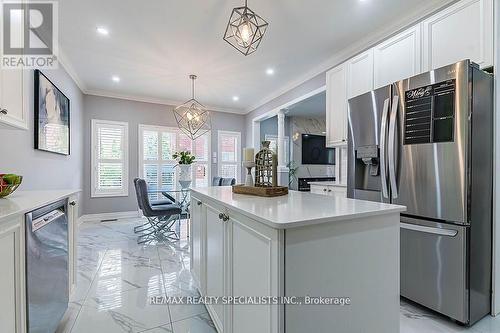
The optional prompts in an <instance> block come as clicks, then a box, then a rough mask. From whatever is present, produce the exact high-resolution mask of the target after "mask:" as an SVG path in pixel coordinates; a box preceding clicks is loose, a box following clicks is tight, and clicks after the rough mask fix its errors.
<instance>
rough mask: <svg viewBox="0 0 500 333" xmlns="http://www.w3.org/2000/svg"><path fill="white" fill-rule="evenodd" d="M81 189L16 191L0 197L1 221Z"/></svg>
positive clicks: (63, 197)
mask: <svg viewBox="0 0 500 333" xmlns="http://www.w3.org/2000/svg"><path fill="white" fill-rule="evenodd" d="M78 192H81V190H47V191H16V192H14V193H12V194H11V195H9V196H8V197H6V198H3V199H0V223H2V222H4V221H6V220H8V219H10V218H13V217H15V216H18V215H23V214H26V213H28V212H31V211H33V210H35V209H38V208H41V207H43V206H46V205H49V204H51V203H54V202H56V201H59V200H62V199H65V198H67V197H69V196H71V195H73V194H76V193H78Z"/></svg>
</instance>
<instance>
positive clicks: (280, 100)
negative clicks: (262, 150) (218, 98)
mask: <svg viewBox="0 0 500 333" xmlns="http://www.w3.org/2000/svg"><path fill="white" fill-rule="evenodd" d="M325 84H326V72H323V73H321V74H319V75H316V76H315V77H313V78H312V79H310V80H308V81H306V82H304V83H302V84H300V85H299V86H297V87H295V88H293V89H291V90H289V91H287V92H286V93H284V94H282V95H280V96H278V97H276V98H275V99H273V100H271V101H270V102H268V103H266V104H264V105H262V106H259V107H258V108H257V109H255V110H253V111H252V112H250V113H248V114H247V115H246V116H245V130H246V133H247V141H246V146H247V147H252V146H253V142H252V120H253V119H254V118H255V117H257V116H260V115H262V114H264V113H266V112H269V111H271V110H274V109H276V108H278V107H280V106H282V105H283V104H285V103H288V102H290V101H292V100H294V99H296V98H298V97H300V96H303V95H305V94H307V93H310V92H311V91H313V90H316V89H319V88H321V87H323V86H324V85H325ZM255 148H257V147H255Z"/></svg>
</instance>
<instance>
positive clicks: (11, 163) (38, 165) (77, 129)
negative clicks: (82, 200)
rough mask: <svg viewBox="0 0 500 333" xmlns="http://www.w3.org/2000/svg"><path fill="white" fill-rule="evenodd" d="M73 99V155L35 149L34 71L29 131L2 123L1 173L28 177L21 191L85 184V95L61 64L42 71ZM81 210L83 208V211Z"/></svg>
mask: <svg viewBox="0 0 500 333" xmlns="http://www.w3.org/2000/svg"><path fill="white" fill-rule="evenodd" d="M42 72H43V73H44V74H45V75H46V76H47V77H48V78H49V79H50V80H51V81H52V82H53V83H54V84H55V85H56V86H57V87H58V88H59V89H60V90H61V91H62V92H63V93H64V94H65V95H66V96H67V97H68V98H69V99H70V118H71V119H70V121H71V123H70V126H71V132H70V133H71V155H70V156H63V155H58V154H53V153H48V152H44V151H40V150H35V149H34V143H33V141H34V133H33V126H34V111H33V110H34V108H33V105H34V101H33V98H34V97H33V91H34V83H33V71H31V73H30V82H29V89H28V91H29V93H28V94H27V96H25V98H28V100H29V103H28V105H29V116H28V117H29V130H27V131H25V130H19V129H12V128H8V127H6V126H5V125H0V173H16V174H19V175H22V176H23V177H24V179H23V183H22V185H21V186H20V190H49V189H81V188H82V183H83V178H82V177H83V172H82V171H83V131H82V128H83V127H82V126H83V123H82V119H83V94H82V92H81V90H80V89H79V88H78V86H77V85H76V84H75V82H74V81H73V79H72V78H71V77H70V76H69V75H68V73H67V72H66V71H65V70H64V69H63V68H62V66H61V64H59V69H57V70H43V71H42ZM80 211H81V210H80Z"/></svg>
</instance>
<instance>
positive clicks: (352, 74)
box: [347, 49, 373, 99]
mask: <svg viewBox="0 0 500 333" xmlns="http://www.w3.org/2000/svg"><path fill="white" fill-rule="evenodd" d="M347 64H348V66H347V73H348V74H347V98H348V99H350V98H352V97H355V96H358V95H361V94H364V93H366V92H369V91H371V90H373V49H370V50H368V51H365V52H363V53H361V54H359V55H357V56H355V57H354V58H352V59H350V60H349V61H348V62H347Z"/></svg>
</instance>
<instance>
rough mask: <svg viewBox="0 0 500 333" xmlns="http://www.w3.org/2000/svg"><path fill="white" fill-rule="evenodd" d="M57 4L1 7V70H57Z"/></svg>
mask: <svg viewBox="0 0 500 333" xmlns="http://www.w3.org/2000/svg"><path fill="white" fill-rule="evenodd" d="M57 6H58V3H57V2H56V1H4V2H3V3H2V21H3V22H2V40H3V42H2V58H1V67H2V68H12V69H20V68H31V69H34V68H41V69H53V68H57V54H58V47H59V41H58V24H57V23H58V22H57V13H58V12H57V9H58V7H57Z"/></svg>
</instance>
